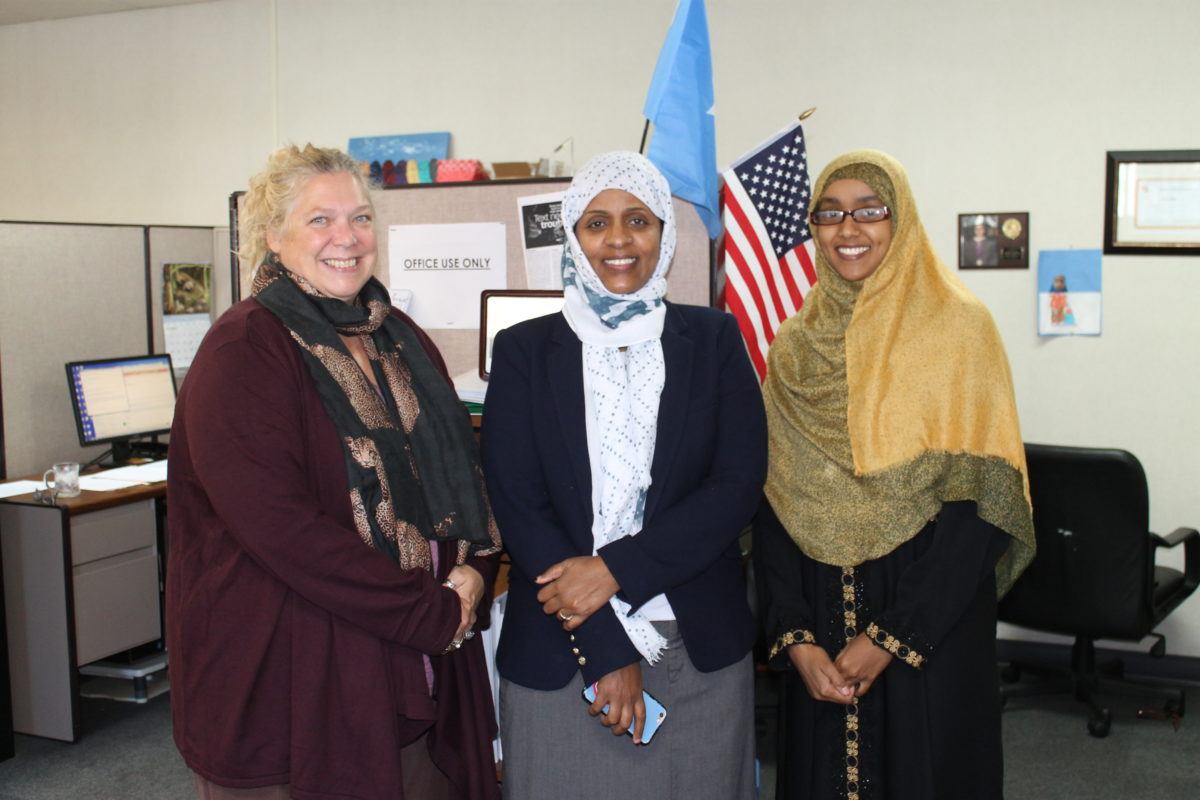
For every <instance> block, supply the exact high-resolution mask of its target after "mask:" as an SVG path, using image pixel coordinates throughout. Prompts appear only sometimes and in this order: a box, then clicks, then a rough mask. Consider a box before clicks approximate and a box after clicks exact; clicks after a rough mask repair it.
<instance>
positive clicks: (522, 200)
mask: <svg viewBox="0 0 1200 800" xmlns="http://www.w3.org/2000/svg"><path fill="white" fill-rule="evenodd" d="M564 194H565V193H564V192H553V193H551V194H535V195H529V196H528V197H518V198H517V216H518V217H519V218H520V220H521V249H522V251H523V252H524V253H525V285H526V287H527V288H530V289H561V288H563V285H562V252H563V241H564V237H563V230H562V200H563V195H564Z"/></svg>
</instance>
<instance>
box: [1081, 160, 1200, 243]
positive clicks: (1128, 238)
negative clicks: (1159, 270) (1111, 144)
mask: <svg viewBox="0 0 1200 800" xmlns="http://www.w3.org/2000/svg"><path fill="white" fill-rule="evenodd" d="M1104 252H1105V253H1107V254H1110V255H1127V254H1128V255H1189V256H1195V255H1200V150H1110V151H1109V152H1108V154H1107V161H1106V164H1105V182H1104Z"/></svg>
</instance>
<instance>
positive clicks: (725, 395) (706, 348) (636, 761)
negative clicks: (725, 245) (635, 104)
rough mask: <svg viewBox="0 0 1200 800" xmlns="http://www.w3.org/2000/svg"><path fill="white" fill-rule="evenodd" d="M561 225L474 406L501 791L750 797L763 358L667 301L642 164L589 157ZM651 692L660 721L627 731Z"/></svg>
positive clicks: (657, 206) (667, 205)
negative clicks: (653, 730)
mask: <svg viewBox="0 0 1200 800" xmlns="http://www.w3.org/2000/svg"><path fill="white" fill-rule="evenodd" d="M562 222H563V228H564V230H565V232H566V239H567V241H566V247H565V248H564V253H563V284H564V287H565V288H564V295H565V298H564V307H563V310H562V313H560V314H553V315H551V316H546V317H541V318H539V319H535V320H531V321H529V322H525V323H522V324H520V325H516V326H513V327H512V328H509V329H507V330H505V331H502V332H501V333H500V334H499V335H498V336H497V337H496V340H495V349H494V355H493V361H492V372H491V378H490V383H489V386H488V396H487V405H486V408H485V411H484V415H483V420H484V421H483V462H484V471H485V474H486V475H487V481H488V489H489V491H490V494H491V497H492V502H493V507H494V508H495V511H496V520H497V522H498V523H499V524H500V530H501V532H502V533H504V534H505V540H506V545H507V547H508V551H509V553H510V554H511V556H512V560H513V569H512V573H511V583H510V587H509V596H508V603H507V606H506V609H505V614H504V626H503V630H502V633H501V637H500V649H499V652H498V654H497V658H496V660H497V665H498V667H499V671H500V674H501V676H502V678H503V680H502V682H501V688H500V692H501V696H500V708H501V712H500V715H501V740H502V741H503V743H504V796H505V797H506V798H510V799H511V800H523V799H524V798H542V797H581V798H586V797H604V798H611V797H655V798H688V799H689V800H703V799H704V798H712V800H742V799H743V798H749V797H751V796H752V794H753V786H754V774H753V773H754V767H753V765H754V750H753V736H754V730H753V728H754V725H753V707H754V700H753V686H752V681H753V677H752V668H751V661H750V656H749V652H750V647H751V644H752V642H753V638H754V632H753V622H752V619H751V615H750V611H749V608H748V606H747V602H746V592H745V587H744V583H743V578H742V573H741V566H740V557H739V550H738V542H737V539H738V534H739V533H740V532H741V530H742V529H743V527H744V526H745V525H746V524H747V523H748V522H749V521H750V518H751V517H752V516H753V514H754V509H755V507H756V506H757V504H758V502H759V498H760V497H761V489H762V480H763V479H764V478H765V475H766V423H765V419H764V415H763V408H762V399H761V395H760V392H759V388H758V386H757V382H756V380H755V375H754V371H753V369H752V367H751V366H750V362H749V359H748V358H747V356H746V352H745V348H744V347H743V345H742V341H741V337H740V335H739V333H738V329H737V326H736V324H735V323H734V320H733V318H732V317H730V316H728V315H727V314H723V313H721V312H719V311H716V310H714V309H709V308H699V307H694V306H679V305H674V304H671V303H667V302H665V301H664V299H663V295H664V293H665V292H666V277H665V276H666V272H667V269H668V267H669V266H670V264H671V258H672V255H673V253H674V250H675V217H674V211H673V208H672V204H671V194H670V189H669V187H668V185H667V181H666V179H665V178H664V177H663V176H662V175H661V174H660V173H659V172H658V170H657V169H655V168H654V166H653V165H652V164H650V162H649V161H647V160H646V159H644V158H642V157H641V156H639V155H636V154H634V153H608V154H606V155H601V156H597V157H596V158H594V159H592V160H591V161H589V162H588V163H587V164H586V165H585V166H584V167H583V169H582V170H580V172H579V174H578V175H577V176H576V177H575V179H574V180H573V181H572V182H571V186H570V187H569V188H568V190H567V193H566V197H565V199H564V200H563V206H562ZM591 684H596V699H595V702H593V703H591V704H590V705H589V703H587V702H586V701H585V700H584V699H583V698H582V697H581V692H582V691H583V690H584V687H585V686H589V685H591ZM643 689H645V690H646V691H647V692H649V694H650V695H651V696H653V697H654V698H655V699H657V700H658V701H659V702H661V703H662V704H663V705H664V706H665V707H666V709H667V715H666V721H665V722H664V723H663V725H662V728H661V730H660V731H659V732H658V733H657V734H656V735H655V736H654V738H653V741H651V742H649V743H648V744H645V745H644V746H639V744H638V743H639V742H641V740H642V731H643V725H644V723H645V714H646V709H645V707H644V704H643V701H642V691H643ZM605 707H607V711H605V710H604V709H605ZM631 723H632V724H633V726H634V731H633V735H632V737H630V736H626V735H624V734H625V731H626V729H628V728H629V727H630V725H631Z"/></svg>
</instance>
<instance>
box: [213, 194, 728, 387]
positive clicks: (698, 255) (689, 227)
mask: <svg viewBox="0 0 1200 800" xmlns="http://www.w3.org/2000/svg"><path fill="white" fill-rule="evenodd" d="M569 183H570V181H569V180H568V179H563V178H541V179H533V180H528V181H479V182H476V183H443V184H437V183H435V184H421V185H416V186H403V187H395V188H391V189H375V190H372V192H371V199H372V201H373V202H374V203H375V212H376V216H375V226H376V232H377V234H378V241H379V266H378V269H377V271H376V272H377V275H378V276H379V279H380V280H381V281H383V283H384V284H385V285H387V286H389V287H391V288H403V287H399V286H393V285H392V273H391V269H390V265H389V264H388V244H387V242H388V238H387V231H388V227H389V226H391V225H404V224H413V225H416V224H440V223H461V222H500V223H503V224H504V226H505V230H506V236H505V239H506V264H507V269H508V288H509V289H528V288H530V287H529V285H528V283H527V282H526V279H525V256H524V249H523V240H522V232H521V223H520V216H519V208H518V204H517V201H518V200H519V199H520V198H523V197H529V196H533V195H542V194H550V193H553V192H561V191H564V190H565V189H566V188H567V185H568V184H569ZM242 197H243V195H241V193H235V194H234V195H233V196H232V197H231V200H230V212H231V213H230V227H231V228H232V229H233V230H236V226H237V216H238V211H239V209H240V206H241V202H242ZM675 217H676V220H677V222H678V230H679V236H678V245H677V247H676V250H675V260H674V263H673V265H672V267H671V271H670V273H669V274H668V276H667V284H668V293H667V297H668V299H670V300H674V301H676V302H679V303H689V304H692V305H710V303H711V300H712V296H711V275H712V265H713V251H712V247H711V242H710V240H709V238H708V234H707V232H706V231H705V228H704V225H703V223H702V222H701V221H700V217H699V216H698V215H697V214H696V210H695V209H694V208H693V207H692V205H691V204H690V203H687V202H685V201H682V200H679V199H676V200H675ZM230 271H231V274H234V275H237V276H238V280H237V284H238V287H237V288H238V291H239V296H241V297H244V296H246V295H247V294H248V293H249V288H250V280H251V274H252V271H253V265H250V264H244V263H239V262H238V259H237V256H236V255H233V256H232V257H231V270H230ZM535 288H541V287H535ZM236 299H237V297H235V300H236ZM473 302H474V303H475V305H476V308H477V307H478V303H479V299H478V298H474V299H473ZM428 333H429V335H430V336H431V337H432V338H433V340H434V342H435V343H436V344H437V346H438V349H439V350H441V352H442V357H443V358H445V360H446V366H447V367H448V368H449V370H450V374H451V375H458V374H460V373H462V372H466V371H468V370H471V369H472V368H473V367H474V366H475V365H476V364H477V363H478V358H479V328H478V325H476V326H475V327H474V328H470V329H433V330H430V331H428Z"/></svg>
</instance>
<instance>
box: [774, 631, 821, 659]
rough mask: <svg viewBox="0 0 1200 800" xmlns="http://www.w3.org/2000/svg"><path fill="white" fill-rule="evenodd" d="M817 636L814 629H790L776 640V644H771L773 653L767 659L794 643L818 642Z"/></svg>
mask: <svg viewBox="0 0 1200 800" xmlns="http://www.w3.org/2000/svg"><path fill="white" fill-rule="evenodd" d="M816 643H817V637H815V636H813V635H812V631H806V630H804V629H803V628H797V629H796V630H794V631H788V632H787V633H785V634H783V635H782V636H780V637H779V638H778V639H776V640H775V644H773V645H771V653H770V654H769V655H768V656H767V660H768V661H770V660H771V659H773V658H775V656H777V655H779V654H780V653H782V652H783V651H784V650H786V649H787V648H789V647H791V646H792V645H794V644H816Z"/></svg>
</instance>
